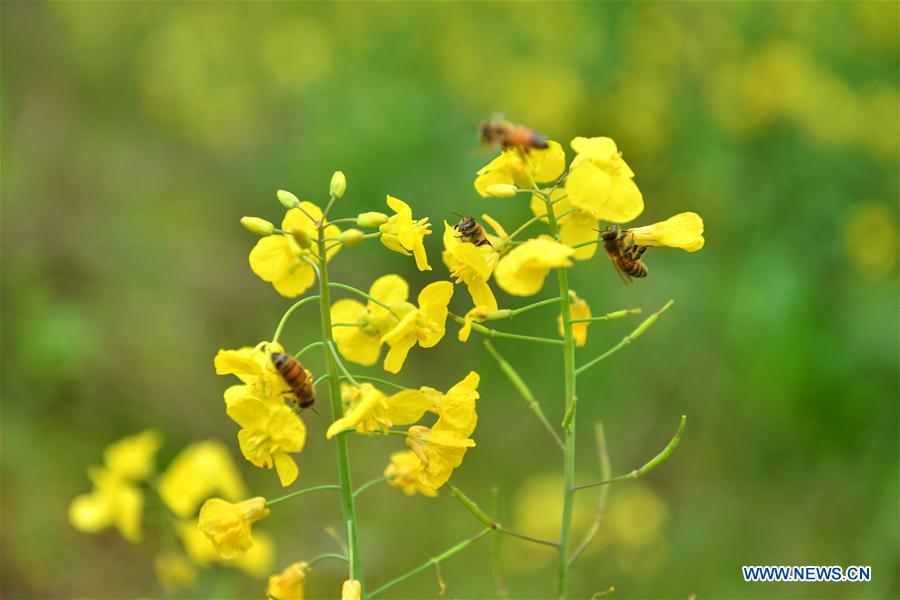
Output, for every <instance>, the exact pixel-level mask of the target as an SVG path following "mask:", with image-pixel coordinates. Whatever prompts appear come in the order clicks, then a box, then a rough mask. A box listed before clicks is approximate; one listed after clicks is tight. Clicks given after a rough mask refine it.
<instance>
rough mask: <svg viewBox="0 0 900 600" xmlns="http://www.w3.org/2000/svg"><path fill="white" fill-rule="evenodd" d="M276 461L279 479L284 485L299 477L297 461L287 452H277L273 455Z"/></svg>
mask: <svg viewBox="0 0 900 600" xmlns="http://www.w3.org/2000/svg"><path fill="white" fill-rule="evenodd" d="M272 459H273V460H274V461H275V471H276V472H277V473H278V480H279V481H280V482H281V486H282V487H287V486H289V485H291V484H292V483H294V481H295V480H296V479H297V473H298V469H297V463H296V462H294V459H293V458H291V456H290V455H289V454H288V453H286V452H276V453H275V454H273V455H272Z"/></svg>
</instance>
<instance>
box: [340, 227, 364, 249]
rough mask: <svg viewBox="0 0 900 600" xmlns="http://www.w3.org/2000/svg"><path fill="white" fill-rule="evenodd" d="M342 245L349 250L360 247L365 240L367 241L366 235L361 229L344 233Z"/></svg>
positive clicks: (341, 237) (342, 234)
mask: <svg viewBox="0 0 900 600" xmlns="http://www.w3.org/2000/svg"><path fill="white" fill-rule="evenodd" d="M339 239H340V240H341V243H342V244H343V245H345V246H347V247H348V248H352V247H353V246H358V245H359V244H360V243H361V242H362V241H363V240H364V239H366V234H364V233H363V232H362V231H360V230H359V229H348V230H347V231H342V232H341V235H340V238H339Z"/></svg>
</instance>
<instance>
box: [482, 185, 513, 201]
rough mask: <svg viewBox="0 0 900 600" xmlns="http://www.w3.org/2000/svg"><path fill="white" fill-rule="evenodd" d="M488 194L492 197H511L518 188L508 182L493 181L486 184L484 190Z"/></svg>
mask: <svg viewBox="0 0 900 600" xmlns="http://www.w3.org/2000/svg"><path fill="white" fill-rule="evenodd" d="M485 191H486V192H487V194H488V196H493V197H494V198H512V197H513V196H515V195H516V192H518V191H519V188H517V187H516V186H514V185H512V184H510V183H493V184H491V185H489V186H487V189H486V190H485Z"/></svg>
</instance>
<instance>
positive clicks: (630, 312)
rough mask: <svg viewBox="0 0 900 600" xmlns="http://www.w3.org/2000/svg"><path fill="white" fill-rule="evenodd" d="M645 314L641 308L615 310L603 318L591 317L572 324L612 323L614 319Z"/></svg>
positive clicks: (574, 321)
mask: <svg viewBox="0 0 900 600" xmlns="http://www.w3.org/2000/svg"><path fill="white" fill-rule="evenodd" d="M642 312H643V310H642V309H640V308H625V309H622V310H614V311H613V312H610V313H606V314H605V315H603V316H602V317H590V318H588V319H572V323H593V322H594V321H612V320H613V319H622V318H624V317H627V316H628V315H639V314H641V313H642Z"/></svg>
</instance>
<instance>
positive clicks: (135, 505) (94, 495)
mask: <svg viewBox="0 0 900 600" xmlns="http://www.w3.org/2000/svg"><path fill="white" fill-rule="evenodd" d="M88 477H90V479H91V481H92V482H93V483H94V489H93V491H92V492H91V493H89V494H82V495H80V496H77V497H76V498H75V499H74V500H72V502H71V504H69V522H70V523H72V526H73V527H75V529H78V530H79V531H84V532H86V533H97V532H99V531H103V530H104V529H106V528H107V527H109V526H111V525H115V527H116V528H117V529H118V530H119V533H121V534H122V537H124V538H125V539H126V540H128V541H129V542H135V543H136V542H139V541H140V539H141V518H142V514H143V511H144V495H143V494H142V493H141V491H140V490H139V489H138V488H137V487H135V486H134V485H132V484H131V483H129V482H128V481H126V480H124V479H122V478H120V477H119V476H118V475H116V474H115V473H113V472H112V471H109V470H107V469H104V468H101V467H91V468H90V469H88Z"/></svg>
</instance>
